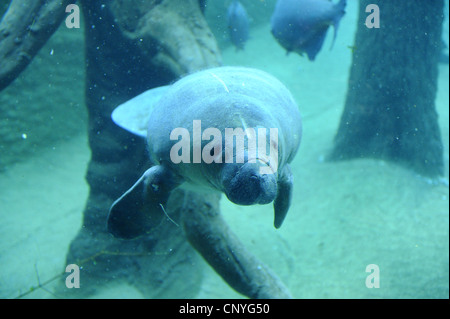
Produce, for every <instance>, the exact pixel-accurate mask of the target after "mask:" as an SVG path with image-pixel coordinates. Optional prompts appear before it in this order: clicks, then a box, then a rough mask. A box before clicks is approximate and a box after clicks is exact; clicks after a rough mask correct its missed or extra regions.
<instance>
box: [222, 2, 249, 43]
mask: <svg viewBox="0 0 450 319" xmlns="http://www.w3.org/2000/svg"><path fill="white" fill-rule="evenodd" d="M227 24H228V30H229V32H230V33H229V35H230V40H231V43H233V45H234V46H235V47H236V49H237V50H243V49H244V46H245V43H246V42H247V40H248V33H249V28H250V27H249V20H248V15H247V11H246V10H245V8H244V6H243V5H242V4H241V3H240V2H239V1H237V0H233V2H232V3H231V4H230V5H229V7H228V10H227Z"/></svg>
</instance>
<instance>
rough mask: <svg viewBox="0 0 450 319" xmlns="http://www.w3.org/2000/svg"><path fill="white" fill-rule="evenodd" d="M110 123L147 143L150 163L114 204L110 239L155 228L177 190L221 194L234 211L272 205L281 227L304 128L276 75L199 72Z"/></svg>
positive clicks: (131, 105)
mask: <svg viewBox="0 0 450 319" xmlns="http://www.w3.org/2000/svg"><path fill="white" fill-rule="evenodd" d="M112 118H113V121H114V122H115V123H116V124H117V125H119V126H120V127H122V128H124V129H126V130H128V131H130V132H132V133H134V134H136V135H138V136H142V137H143V138H146V139H147V144H148V151H149V156H150V159H151V162H152V163H154V164H155V165H154V166H152V167H150V168H149V169H148V170H147V171H146V172H145V173H144V174H143V175H142V177H141V178H139V180H138V181H137V182H136V183H135V184H134V185H133V186H132V187H131V188H130V189H129V190H128V191H126V192H125V193H124V194H123V195H122V196H121V197H120V198H119V199H117V200H116V201H115V202H114V203H113V204H112V206H111V209H110V211H109V215H108V221H107V227H108V230H109V232H111V233H112V234H113V235H114V236H116V237H121V238H134V237H137V236H140V235H143V234H145V233H148V232H149V231H150V230H151V229H152V228H153V227H156V226H157V225H159V223H160V222H161V221H162V219H163V217H164V215H165V214H166V211H165V209H164V206H165V205H166V202H167V199H168V197H169V195H170V192H171V191H172V190H174V189H175V188H177V187H182V188H185V189H188V190H194V191H197V192H203V193H205V196H208V195H207V194H208V193H210V192H222V193H224V194H225V195H226V196H227V198H228V199H229V200H230V201H231V202H233V203H235V204H238V205H254V204H268V203H271V202H273V206H274V215H275V217H274V226H275V227H276V228H279V227H280V226H281V224H282V223H283V220H284V218H285V216H286V214H287V211H288V209H289V206H290V202H291V197H292V187H293V177H292V173H291V169H290V166H289V163H290V162H291V161H292V160H293V158H294V156H295V154H296V153H297V150H298V148H299V145H300V140H301V135H302V123H301V117H300V113H299V110H298V107H297V104H296V103H295V101H294V99H293V97H292V95H291V93H290V92H289V90H288V89H287V88H286V87H285V86H284V85H283V84H282V83H281V82H280V81H279V80H277V79H276V78H274V77H273V76H271V75H269V74H267V73H266V72H263V71H260V70H257V69H252V68H245V67H217V68H212V69H207V70H203V71H199V72H196V73H192V74H190V75H187V76H185V77H183V78H181V79H180V80H178V81H177V82H175V83H174V84H172V85H170V86H165V87H159V88H155V89H151V90H148V91H146V92H144V93H142V94H141V95H138V96H137V97H135V98H133V99H131V100H129V101H128V102H125V103H124V104H122V105H120V106H118V107H117V108H116V109H115V110H114V112H113V114H112ZM145 127H146V129H145ZM167 217H168V216H167ZM169 218H170V217H169Z"/></svg>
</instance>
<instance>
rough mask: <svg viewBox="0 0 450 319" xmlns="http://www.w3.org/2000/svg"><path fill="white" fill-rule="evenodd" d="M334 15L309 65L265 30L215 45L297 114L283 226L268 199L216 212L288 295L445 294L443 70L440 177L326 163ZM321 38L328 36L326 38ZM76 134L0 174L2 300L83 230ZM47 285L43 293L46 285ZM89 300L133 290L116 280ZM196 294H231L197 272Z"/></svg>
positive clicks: (343, 36)
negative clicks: (254, 72) (267, 79)
mask: <svg viewBox="0 0 450 319" xmlns="http://www.w3.org/2000/svg"><path fill="white" fill-rule="evenodd" d="M346 24H347V25H355V23H354V21H352V20H351V19H350V18H348V20H343V21H342V24H341V30H340V33H339V37H338V41H337V42H336V43H335V47H334V49H333V50H332V51H329V50H328V47H329V44H330V43H329V42H327V43H325V46H324V49H323V50H322V52H320V53H319V56H318V58H317V60H316V61H315V62H313V63H311V62H309V61H307V60H306V59H305V58H301V57H299V56H297V55H295V54H294V55H289V56H286V55H285V53H284V52H283V50H282V49H281V48H280V47H279V46H278V45H277V44H276V43H275V42H274V41H273V40H272V39H271V36H270V33H269V30H268V28H260V29H257V30H253V31H252V34H251V36H252V39H250V40H249V42H248V44H247V47H246V49H245V51H240V52H235V50H234V49H227V50H224V52H223V59H224V64H230V65H246V66H251V67H257V68H261V69H264V70H266V71H268V72H270V73H272V74H273V75H275V76H276V77H278V78H279V79H280V80H281V81H282V82H284V83H285V84H286V85H287V86H288V88H289V89H290V90H291V91H292V93H293V94H294V96H295V98H296V100H297V102H298V104H299V107H300V110H301V113H302V115H303V120H304V136H303V141H302V145H301V148H300V151H299V153H298V155H297V157H296V158H295V160H294V162H293V163H292V170H293V173H294V178H295V189H294V200H293V203H292V207H291V209H290V211H289V214H288V216H287V219H286V220H285V223H284V225H283V227H282V228H281V229H279V230H275V229H274V228H273V226H272V225H273V211H272V206H271V205H266V206H253V207H241V206H236V205H233V204H232V203H230V202H228V201H227V200H226V199H225V198H224V199H223V200H222V204H221V205H222V212H223V215H224V217H225V218H226V220H227V221H228V223H229V224H230V227H231V228H232V229H233V230H234V231H235V232H236V234H237V235H238V236H239V237H240V238H241V240H242V242H243V243H244V244H245V245H246V246H247V248H248V249H249V250H250V251H251V252H253V253H254V254H255V255H256V256H258V257H259V258H260V259H261V260H262V261H263V262H264V263H266V264H267V265H269V266H270V267H271V268H272V269H273V270H274V271H275V272H276V273H277V274H278V276H279V277H280V278H281V279H282V280H283V282H284V283H285V284H286V286H288V288H289V289H290V290H291V292H292V294H293V295H294V297H296V298H448V297H449V188H448V147H449V114H448V107H447V106H448V103H449V94H448V85H449V83H448V81H449V74H448V66H441V69H440V71H441V74H440V82H439V87H440V89H439V92H438V98H437V108H438V112H439V114H440V125H441V130H442V137H443V142H444V145H445V154H446V155H445V163H446V176H445V177H444V179H443V180H442V181H440V182H432V181H430V180H428V179H425V178H423V177H420V176H418V175H417V174H415V173H414V172H411V171H409V170H406V169H404V168H402V167H399V166H397V165H395V164H392V163H388V162H383V161H377V160H372V159H362V160H354V161H348V162H340V163H329V162H326V161H324V160H323V159H324V156H325V155H326V154H327V152H328V151H329V150H330V148H331V146H332V140H333V137H334V134H335V132H336V130H337V127H338V124H339V120H340V115H341V113H342V110H343V105H344V99H345V91H346V86H347V75H348V70H349V65H350V62H351V58H350V52H349V49H348V48H347V45H350V44H351V43H352V42H353V34H354V33H353V32H354V29H353V27H350V26H348V27H347V29H346V27H345V25H346ZM327 40H330V39H327ZM89 156H90V153H89V148H88V145H87V137H86V136H85V135H81V136H77V137H74V138H73V139H72V140H70V141H68V142H66V143H63V144H59V145H55V146H54V148H52V149H50V150H46V151H45V152H42V153H41V154H37V155H36V156H35V157H34V158H31V159H30V160H29V161H27V162H24V163H20V164H17V165H15V166H12V167H10V168H9V169H8V170H7V171H5V172H2V173H1V175H0V189H1V195H0V212H1V213H0V297H1V298H14V297H18V296H21V295H22V294H25V295H23V297H27V298H29V297H31V298H52V295H51V294H50V293H49V292H47V289H50V287H51V283H50V284H49V285H47V286H46V285H44V289H42V288H38V289H35V288H36V287H37V286H38V285H39V282H40V283H41V284H42V283H45V282H46V281H48V280H50V281H51V279H52V278H55V276H58V274H61V272H62V270H63V269H64V262H65V255H66V252H67V248H68V245H69V243H70V241H71V240H72V239H73V238H74V236H75V234H76V233H77V231H78V230H79V228H80V227H81V218H82V211H83V208H84V204H85V201H86V198H87V194H88V187H87V184H86V182H85V180H84V175H85V172H86V167H87V163H88V160H89ZM370 264H375V265H377V266H378V267H379V271H380V288H373V289H369V288H367V287H366V277H367V276H368V275H369V273H368V272H366V267H367V266H368V265H370ZM46 287H47V288H46ZM95 297H111V298H115V297H121V298H140V297H142V296H141V295H140V294H139V292H137V291H136V290H135V289H134V288H133V287H128V286H120V287H116V288H114V289H111V290H109V291H104V292H101V293H99V295H96V296H95ZM198 297H199V298H241V297H242V296H240V295H239V294H237V293H236V292H234V291H233V290H232V289H231V288H229V287H228V286H227V284H226V283H224V282H223V280H222V279H221V278H220V277H219V276H218V275H217V274H215V272H214V271H213V270H212V269H210V268H209V267H206V270H205V278H204V281H203V288H202V290H201V292H200V293H199V295H198Z"/></svg>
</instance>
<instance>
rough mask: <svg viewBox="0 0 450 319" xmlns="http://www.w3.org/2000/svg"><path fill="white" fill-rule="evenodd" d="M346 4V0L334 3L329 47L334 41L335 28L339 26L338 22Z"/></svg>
mask: <svg viewBox="0 0 450 319" xmlns="http://www.w3.org/2000/svg"><path fill="white" fill-rule="evenodd" d="M346 5H347V0H341V1H339V3H337V4H335V5H334V17H333V26H334V35H333V42H332V43H331V48H330V50H331V49H332V48H333V45H334V41H335V40H336V35H337V30H338V28H339V22H340V21H341V19H342V17H343V16H344V14H345V6H346Z"/></svg>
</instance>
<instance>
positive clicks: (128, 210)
mask: <svg viewBox="0 0 450 319" xmlns="http://www.w3.org/2000/svg"><path fill="white" fill-rule="evenodd" d="M179 184H180V181H176V179H175V178H174V176H173V174H171V172H169V171H168V169H167V168H165V167H164V166H161V165H157V166H153V167H151V168H149V169H148V170H147V171H146V172H145V173H144V174H143V175H142V176H141V178H139V180H138V181H137V182H136V183H135V184H134V185H133V186H132V187H131V188H130V189H129V190H128V191H126V192H125V193H124V194H123V195H122V196H121V197H120V198H119V199H117V200H116V201H115V202H114V203H113V204H112V206H111V208H110V210H109V215H108V223H107V227H108V231H109V232H110V233H111V234H113V235H114V236H115V237H120V238H125V239H131V238H135V237H138V236H140V235H144V234H145V233H147V232H148V231H150V230H151V229H152V228H154V227H156V226H158V225H159V224H160V223H161V220H162V218H163V216H164V214H165V213H164V211H163V208H162V207H161V205H162V206H164V205H165V204H166V202H167V199H168V198H169V194H170V191H171V190H172V189H174V188H175V187H177V186H178V185H179Z"/></svg>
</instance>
